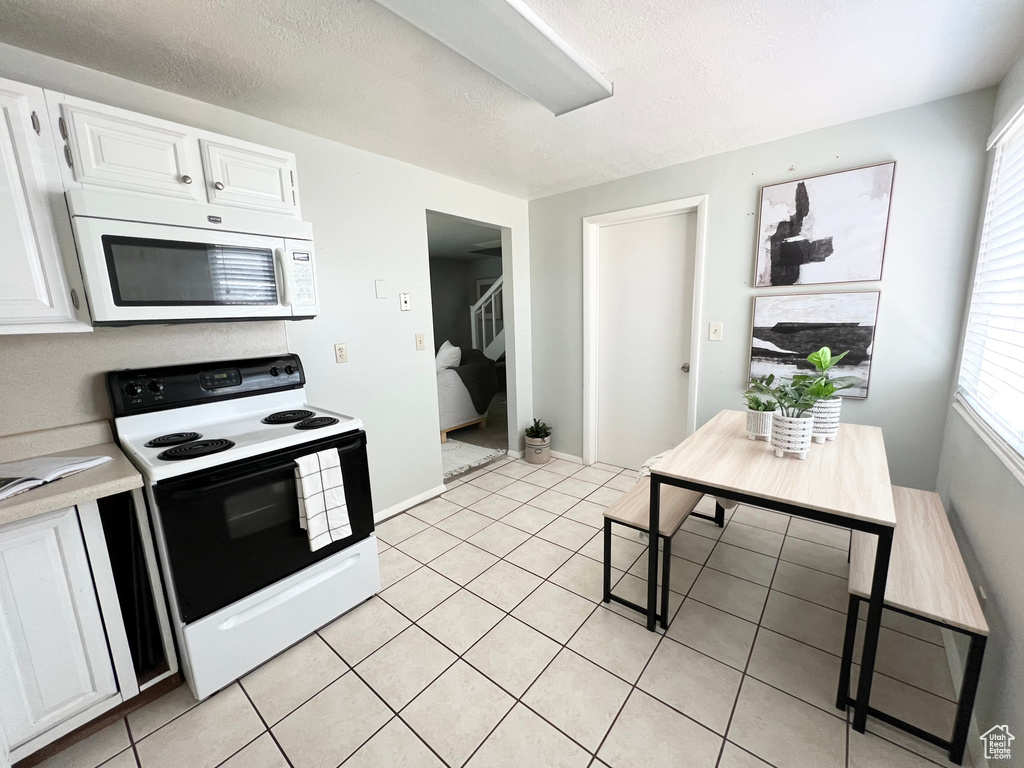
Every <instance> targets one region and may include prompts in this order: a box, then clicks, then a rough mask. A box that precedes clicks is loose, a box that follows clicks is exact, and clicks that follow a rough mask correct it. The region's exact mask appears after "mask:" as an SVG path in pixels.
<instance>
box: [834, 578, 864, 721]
mask: <svg viewBox="0 0 1024 768" xmlns="http://www.w3.org/2000/svg"><path fill="white" fill-rule="evenodd" d="M859 613H860V598H859V597H857V596H856V595H850V607H849V608H848V609H847V612H846V637H845V638H844V639H843V660H842V662H840V665H839V690H838V691H836V709H841V710H843V711H844V712H845V711H846V704H847V702H848V701H849V700H850V670H851V668H852V667H853V646H854V643H856V641H857V614H859Z"/></svg>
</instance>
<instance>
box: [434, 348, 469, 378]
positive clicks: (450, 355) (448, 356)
mask: <svg viewBox="0 0 1024 768" xmlns="http://www.w3.org/2000/svg"><path fill="white" fill-rule="evenodd" d="M460 362H462V350H461V349H459V348H458V347H453V346H452V343H451V342H450V341H446V342H445V343H444V344H442V345H441V348H440V349H439V350H437V357H436V358H435V359H434V365H435V366H437V370H439V371H443V370H444V369H445V368H453V367H455V366H456V365H458V364H459V363H460Z"/></svg>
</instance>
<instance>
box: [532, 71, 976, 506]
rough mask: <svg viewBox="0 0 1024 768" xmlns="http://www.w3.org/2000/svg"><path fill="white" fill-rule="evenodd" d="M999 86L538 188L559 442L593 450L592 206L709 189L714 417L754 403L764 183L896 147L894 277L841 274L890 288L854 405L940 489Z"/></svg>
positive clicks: (545, 343)
mask: <svg viewBox="0 0 1024 768" xmlns="http://www.w3.org/2000/svg"><path fill="white" fill-rule="evenodd" d="M994 97H995V93H994V90H993V89H989V90H986V91H979V92H975V93H970V94H966V95H963V96H958V97H955V98H950V99H945V100H942V101H937V102H933V103H930V104H924V105H922V106H918V107H912V108H910V109H904V110H900V111H897V112H890V113H888V114H884V115H879V116H876V117H871V118H867V119H864V120H858V121H855V122H851V123H846V124H843V125H838V126H833V127H830V128H824V129H821V130H817V131H813V132H811V133H807V134H802V135H799V136H793V137H791V138H787V139H782V140H780V141H773V142H770V143H767V144H762V145H759V146H755V147H749V148H746V149H741V150H736V151H733V152H727V153H724V154H721V155H715V156H713V157H708V158H704V159H701V160H696V161H693V162H689V163H683V164H680V165H675V166H671V167H669V168H664V169H662V170H658V171H653V172H650V173H644V174H640V175H637V176H631V177H629V178H626V179H621V180H618V181H614V182H609V183H606V184H600V185H597V186H593V187H588V188H586V189H581V190H576V191H574V192H567V193H565V194H560V195H555V196H553V197H548V198H544V199H541V200H533V201H531V202H530V250H531V259H532V292H533V302H532V303H533V317H534V325H535V328H536V332H535V333H534V339H533V354H534V358H533V359H534V381H535V384H534V398H535V404H534V409H535V411H536V414H537V416H538V417H540V418H543V419H544V420H545V421H548V422H549V423H551V424H552V425H553V426H554V437H553V446H552V447H553V448H554V449H555V450H557V451H562V452H565V453H569V454H574V455H576V456H579V455H581V451H582V408H583V404H582V317H581V313H582V225H581V219H582V218H583V217H584V216H589V215H593V214H599V213H606V212H610V211H617V210H622V209H626V208H633V207H637V206H641V205H647V204H651V203H656V202H661V201H665V200H673V199H677V198H682V197H688V196H691V195H699V194H703V193H707V194H708V195H709V202H708V229H707V258H706V265H705V282H704V316H703V318H702V328H706V327H707V323H708V322H710V321H722V322H724V324H725V333H724V340H723V341H722V342H705V343H704V344H703V345H702V353H701V358H700V367H701V370H702V374H701V380H700V383H699V387H700V395H699V401H698V404H697V422H698V424H702V423H704V422H705V421H707V420H708V419H709V418H710V417H711V416H713V415H714V414H715V413H717V412H718V411H719V410H721V409H723V408H741V407H742V400H741V398H740V392H741V389H742V387H743V386H744V384H745V382H746V375H747V363H748V359H749V351H750V322H751V298H752V297H753V296H754V295H755V291H754V290H753V288H752V287H751V284H752V279H753V271H754V267H753V259H754V243H755V229H756V223H757V205H758V198H759V188H760V186H761V185H763V184H770V183H774V182H778V181H783V180H786V179H796V178H801V177H804V176H811V175H814V174H820V173H826V172H829V171H835V170H841V169H845V168H854V167H857V166H860V165H865V164H869V163H876V162H880V161H885V160H893V159H894V160H896V161H897V165H896V179H895V189H894V193H893V203H892V214H891V218H890V227H889V237H888V245H887V248H886V257H885V268H884V279H883V280H882V281H881V283H862V284H848V285H843V286H840V287H838V289H839V290H855V289H857V288H861V289H871V290H874V289H878V288H880V289H881V291H882V298H881V306H880V311H879V318H878V326H877V328H878V331H877V338H876V343H875V351H874V364H873V369H872V377H871V393H870V396H869V398H868V399H867V400H866V401H853V400H847V401H846V403H844V406H843V418H844V420H846V421H850V422H859V423H863V424H875V425H878V426H881V427H882V428H883V429H884V430H885V440H886V447H887V450H888V455H889V463H890V467H891V470H892V477H893V480H894V482H897V483H900V484H903V485H911V486H916V487H919V488H934V487H935V477H936V471H937V469H938V463H939V446H940V443H941V439H942V430H943V426H944V423H945V420H946V405H947V402H948V401H947V397H948V387H949V380H950V376H951V375H952V371H953V367H954V363H955V359H956V342H957V334H958V331H959V326H960V310H961V306H962V301H963V285H964V283H965V281H966V279H967V275H968V270H969V267H970V261H971V255H972V248H973V239H974V228H975V213H976V211H977V206H978V201H979V199H980V194H981V187H982V179H983V176H984V168H985V155H984V142H985V138H986V136H987V135H988V132H989V130H990V125H991V118H990V116H991V113H992V105H993V100H994ZM751 119H754V116H751ZM835 289H837V286H823V287H814V286H807V287H805V288H803V289H802V290H804V291H812V290H835ZM774 292H775V293H778V292H780V291H774ZM756 293H758V294H765V293H767V292H766V291H764V290H761V291H757V292H756ZM641 343H642V342H641ZM637 394H638V395H642V386H640V385H638V392H637Z"/></svg>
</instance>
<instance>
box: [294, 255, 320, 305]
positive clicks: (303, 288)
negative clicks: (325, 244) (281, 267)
mask: <svg viewBox="0 0 1024 768" xmlns="http://www.w3.org/2000/svg"><path fill="white" fill-rule="evenodd" d="M291 256H292V259H291V268H292V304H295V305H296V306H300V307H308V306H311V305H313V304H316V286H315V284H314V281H313V254H312V253H310V252H309V251H292V254H291Z"/></svg>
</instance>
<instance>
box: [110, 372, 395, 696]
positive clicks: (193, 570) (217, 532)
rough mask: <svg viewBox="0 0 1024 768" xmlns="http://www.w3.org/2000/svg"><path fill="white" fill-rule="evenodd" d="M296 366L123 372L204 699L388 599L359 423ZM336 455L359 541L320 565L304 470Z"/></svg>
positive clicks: (187, 669) (126, 436)
mask: <svg viewBox="0 0 1024 768" xmlns="http://www.w3.org/2000/svg"><path fill="white" fill-rule="evenodd" d="M304 385H305V377H304V373H303V370H302V363H301V361H300V360H299V358H298V356H296V355H281V356H278V357H273V358H257V359H249V360H233V361H223V362H215V363H201V364H194V365H179V366H169V367H163V368H147V369H136V370H125V371H115V372H112V373H109V374H107V388H108V391H109V393H110V398H111V403H112V406H113V411H114V424H115V427H116V430H117V436H118V440H119V442H120V444H121V447H122V448H123V449H124V451H125V452H126V453H127V454H128V456H129V458H130V459H131V460H132V462H133V463H134V464H135V465H136V466H137V467H138V468H139V471H140V472H141V473H142V475H143V477H144V479H145V493H146V499H147V502H148V504H149V511H150V517H151V519H152V521H153V526H154V529H155V530H156V538H157V549H158V551H159V555H160V561H161V566H162V568H163V570H164V577H165V580H166V584H167V588H168V599H169V601H170V609H171V615H172V619H173V622H172V623H173V624H174V630H175V632H176V635H177V638H178V644H179V647H180V648H181V652H182V654H181V655H182V668H183V671H184V673H185V678H186V680H187V681H188V683H189V685H190V686H191V688H192V691H193V693H194V694H195V696H196V698H198V699H204V698H206V697H207V696H209V695H210V694H212V693H214V692H216V691H217V690H220V689H221V688H223V687H224V686H226V685H228V684H230V683H231V682H233V681H234V680H236V679H238V678H239V677H241V676H242V675H244V674H246V673H247V672H249V671H250V670H252V669H254V668H255V667H257V666H259V665H260V664H262V663H263V662H264V661H266V660H267V659H269V658H271V657H272V656H274V655H275V654H277V653H279V652H280V651H282V650H284V649H285V648H287V647H289V646H290V645H292V644H294V643H296V642H298V641H299V640H301V639H302V638H303V637H305V636H307V635H309V634H311V633H312V632H314V631H315V630H316V629H318V628H319V627H321V626H323V625H324V624H327V623H328V622H330V621H331V620H333V619H334V618H336V617H337V616H340V615H341V614H342V613H344V612H345V611H347V610H349V609H350V608H352V607H354V606H355V605H358V604H359V603H360V602H362V601H363V600H366V599H367V598H369V597H371V596H372V595H373V594H375V593H376V592H377V591H379V589H380V575H379V569H378V564H377V542H376V538H375V536H374V535H373V504H372V498H371V494H370V480H369V471H368V468H367V462H366V434H365V432H364V430H363V428H362V427H363V425H362V422H361V421H360V420H359V419H357V418H354V417H351V416H346V415H343V414H339V413H333V412H330V411H327V410H326V409H323V408H319V407H316V406H311V405H309V404H308V403H307V402H306V397H305V386H304ZM323 450H331V451H335V450H336V451H337V452H338V454H339V457H340V460H341V467H342V475H343V479H344V488H345V499H346V502H347V505H348V514H349V519H350V522H351V525H352V535H351V536H350V537H348V538H346V539H344V540H342V541H339V542H335V543H332V544H329V545H328V546H326V547H324V548H322V549H318V550H317V551H315V552H313V551H310V548H309V541H308V537H307V534H306V532H305V531H304V530H302V529H301V528H300V527H299V517H298V488H297V481H296V477H295V467H296V463H295V460H296V459H297V458H298V457H300V456H303V455H307V454H311V453H315V452H318V451H323Z"/></svg>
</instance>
